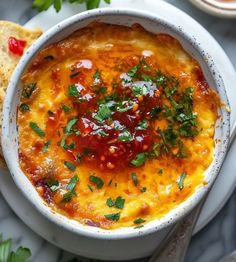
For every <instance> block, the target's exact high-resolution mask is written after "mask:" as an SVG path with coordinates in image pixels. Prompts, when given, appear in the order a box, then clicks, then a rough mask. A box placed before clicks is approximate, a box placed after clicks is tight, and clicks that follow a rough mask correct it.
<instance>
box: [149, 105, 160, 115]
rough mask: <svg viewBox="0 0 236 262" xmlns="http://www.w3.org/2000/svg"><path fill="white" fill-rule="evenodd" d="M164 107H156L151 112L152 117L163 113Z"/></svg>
mask: <svg viewBox="0 0 236 262" xmlns="http://www.w3.org/2000/svg"><path fill="white" fill-rule="evenodd" d="M161 111H162V109H161V107H154V108H153V109H152V111H151V113H150V115H151V117H156V116H157V115H159V114H160V113H161Z"/></svg>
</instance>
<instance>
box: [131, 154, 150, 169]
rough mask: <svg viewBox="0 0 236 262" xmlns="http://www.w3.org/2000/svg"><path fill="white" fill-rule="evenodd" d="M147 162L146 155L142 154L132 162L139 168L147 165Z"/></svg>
mask: <svg viewBox="0 0 236 262" xmlns="http://www.w3.org/2000/svg"><path fill="white" fill-rule="evenodd" d="M145 160H146V153H140V154H138V155H137V156H136V158H135V159H133V160H131V162H130V163H131V164H132V165H133V166H136V167H139V166H142V165H143V164H144V163H145Z"/></svg>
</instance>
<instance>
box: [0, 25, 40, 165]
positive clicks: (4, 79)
mask: <svg viewBox="0 0 236 262" xmlns="http://www.w3.org/2000/svg"><path fill="white" fill-rule="evenodd" d="M41 34H42V32H41V30H35V31H32V30H28V29H26V28H24V27H22V26H20V25H18V24H15V23H13V22H9V21H0V135H1V128H2V106H3V100H4V97H5V93H6V89H7V86H8V83H9V79H10V77H11V75H12V73H13V71H14V69H15V67H16V65H17V63H18V61H19V60H20V58H21V57H20V56H17V55H14V54H12V53H11V52H9V49H8V39H9V37H15V38H16V39H20V40H25V41H26V42H27V45H26V47H25V49H24V52H25V51H26V50H27V48H29V46H30V45H31V44H32V43H33V42H34V41H35V40H36V39H37V38H38V37H39V36H40V35H41ZM0 167H6V165H5V161H4V159H3V157H2V150H1V146H0Z"/></svg>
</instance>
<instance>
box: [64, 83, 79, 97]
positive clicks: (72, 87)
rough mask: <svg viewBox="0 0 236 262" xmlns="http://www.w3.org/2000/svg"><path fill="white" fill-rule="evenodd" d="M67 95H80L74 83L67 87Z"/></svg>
mask: <svg viewBox="0 0 236 262" xmlns="http://www.w3.org/2000/svg"><path fill="white" fill-rule="evenodd" d="M67 95H68V96H69V97H77V98H78V97H80V92H79V91H78V89H77V86H76V85H75V84H73V85H70V86H69V87H68V91H67Z"/></svg>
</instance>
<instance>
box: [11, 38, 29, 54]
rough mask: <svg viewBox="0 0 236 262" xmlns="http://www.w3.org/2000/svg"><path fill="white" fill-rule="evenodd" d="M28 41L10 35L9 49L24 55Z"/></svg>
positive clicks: (13, 52)
mask: <svg viewBox="0 0 236 262" xmlns="http://www.w3.org/2000/svg"><path fill="white" fill-rule="evenodd" d="M26 44H27V42H26V41H25V40H20V39H16V38H15V37H13V36H10V37H9V39H8V49H9V51H10V52H11V53H12V54H14V55H18V56H22V55H23V53H24V49H25V47H26Z"/></svg>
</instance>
